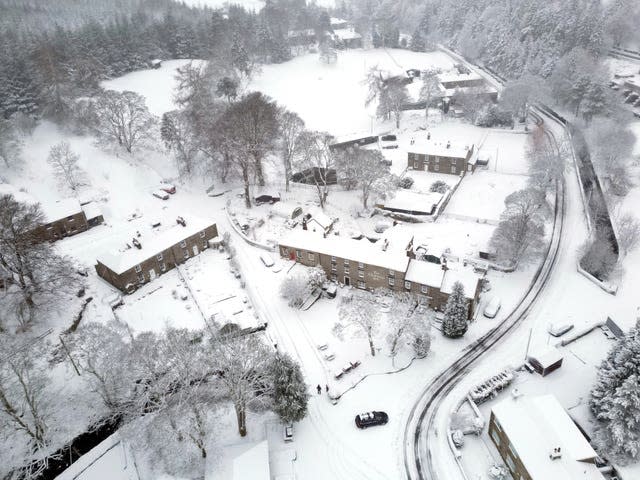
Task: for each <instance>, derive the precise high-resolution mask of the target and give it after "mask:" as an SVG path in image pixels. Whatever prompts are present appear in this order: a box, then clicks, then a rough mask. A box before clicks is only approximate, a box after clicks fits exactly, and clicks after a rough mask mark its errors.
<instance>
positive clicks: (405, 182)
mask: <svg viewBox="0 0 640 480" xmlns="http://www.w3.org/2000/svg"><path fill="white" fill-rule="evenodd" d="M413 182H414V181H413V178H411V177H402V178H401V179H400V180H399V181H398V187H400V188H405V189H409V188H411V187H413Z"/></svg>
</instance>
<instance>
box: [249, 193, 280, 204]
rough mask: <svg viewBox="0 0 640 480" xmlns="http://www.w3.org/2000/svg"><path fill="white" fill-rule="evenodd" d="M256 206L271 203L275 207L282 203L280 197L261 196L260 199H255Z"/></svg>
mask: <svg viewBox="0 0 640 480" xmlns="http://www.w3.org/2000/svg"><path fill="white" fill-rule="evenodd" d="M254 201H255V202H256V205H262V204H263V203H269V204H271V205H273V204H274V203H276V202H279V201H280V197H272V196H271V195H260V196H259V197H256V198H254Z"/></svg>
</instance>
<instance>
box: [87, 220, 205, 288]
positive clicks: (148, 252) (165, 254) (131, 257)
mask: <svg viewBox="0 0 640 480" xmlns="http://www.w3.org/2000/svg"><path fill="white" fill-rule="evenodd" d="M183 223H184V225H183V224H176V225H175V226H172V227H170V228H168V229H166V230H164V231H161V232H159V233H157V235H154V236H151V237H150V238H147V237H142V238H137V237H136V238H133V244H134V245H133V246H131V247H130V248H128V249H126V250H124V251H120V252H114V253H107V254H104V255H101V256H100V257H98V258H97V260H96V261H97V264H96V266H95V268H96V272H97V273H98V275H99V276H100V277H102V278H103V279H105V280H106V281H107V282H109V283H110V284H111V285H113V286H114V287H116V288H117V289H119V290H121V291H123V292H125V293H131V292H133V291H135V290H136V289H137V288H138V287H139V286H141V285H144V284H145V283H148V282H151V281H152V280H154V279H155V278H156V277H158V276H159V275H162V274H163V273H165V272H166V271H168V270H171V269H172V268H175V267H176V265H179V264H181V263H184V262H186V261H187V260H188V259H189V258H191V257H194V256H196V255H198V254H199V253H200V252H201V251H202V250H205V249H207V248H208V247H209V240H212V239H214V238H216V237H217V236H218V229H217V227H216V224H215V223H212V222H210V221H207V220H203V219H198V218H193V217H190V218H187V219H186V220H185V221H184V222H183ZM136 243H137V244H138V245H139V246H138V245H136Z"/></svg>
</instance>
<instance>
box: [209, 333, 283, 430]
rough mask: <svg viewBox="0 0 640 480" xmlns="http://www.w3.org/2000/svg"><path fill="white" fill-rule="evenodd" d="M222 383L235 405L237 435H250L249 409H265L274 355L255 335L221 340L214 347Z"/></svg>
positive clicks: (269, 389) (268, 395)
mask: <svg viewBox="0 0 640 480" xmlns="http://www.w3.org/2000/svg"><path fill="white" fill-rule="evenodd" d="M213 348H214V352H215V357H214V358H215V359H216V362H217V363H216V364H217V366H218V368H219V370H220V372H221V373H220V376H219V379H220V383H221V384H222V385H223V388H224V391H225V393H226V394H227V395H228V396H229V398H230V399H231V401H232V402H233V405H234V408H235V411H236V419H237V422H238V433H239V434H240V436H242V437H244V436H246V434H247V410H250V409H253V408H259V407H260V406H264V405H265V404H266V403H267V402H268V401H269V398H270V394H271V388H272V386H273V385H272V384H271V383H270V381H269V366H270V364H271V361H272V358H273V353H272V352H271V351H269V350H268V349H267V347H266V345H265V344H264V343H262V342H261V341H260V340H259V338H258V337H256V336H254V335H245V336H236V337H233V338H229V337H224V336H223V337H221V338H220V339H219V340H218V341H216V343H215V345H214V347H213Z"/></svg>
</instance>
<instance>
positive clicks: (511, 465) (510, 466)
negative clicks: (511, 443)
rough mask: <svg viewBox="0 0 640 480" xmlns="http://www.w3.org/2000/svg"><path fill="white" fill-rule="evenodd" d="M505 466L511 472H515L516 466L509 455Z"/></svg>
mask: <svg viewBox="0 0 640 480" xmlns="http://www.w3.org/2000/svg"><path fill="white" fill-rule="evenodd" d="M506 460H507V466H508V467H509V470H511V471H512V472H515V471H516V464H515V462H514V461H513V458H511V455H509V454H507V458H506Z"/></svg>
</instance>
